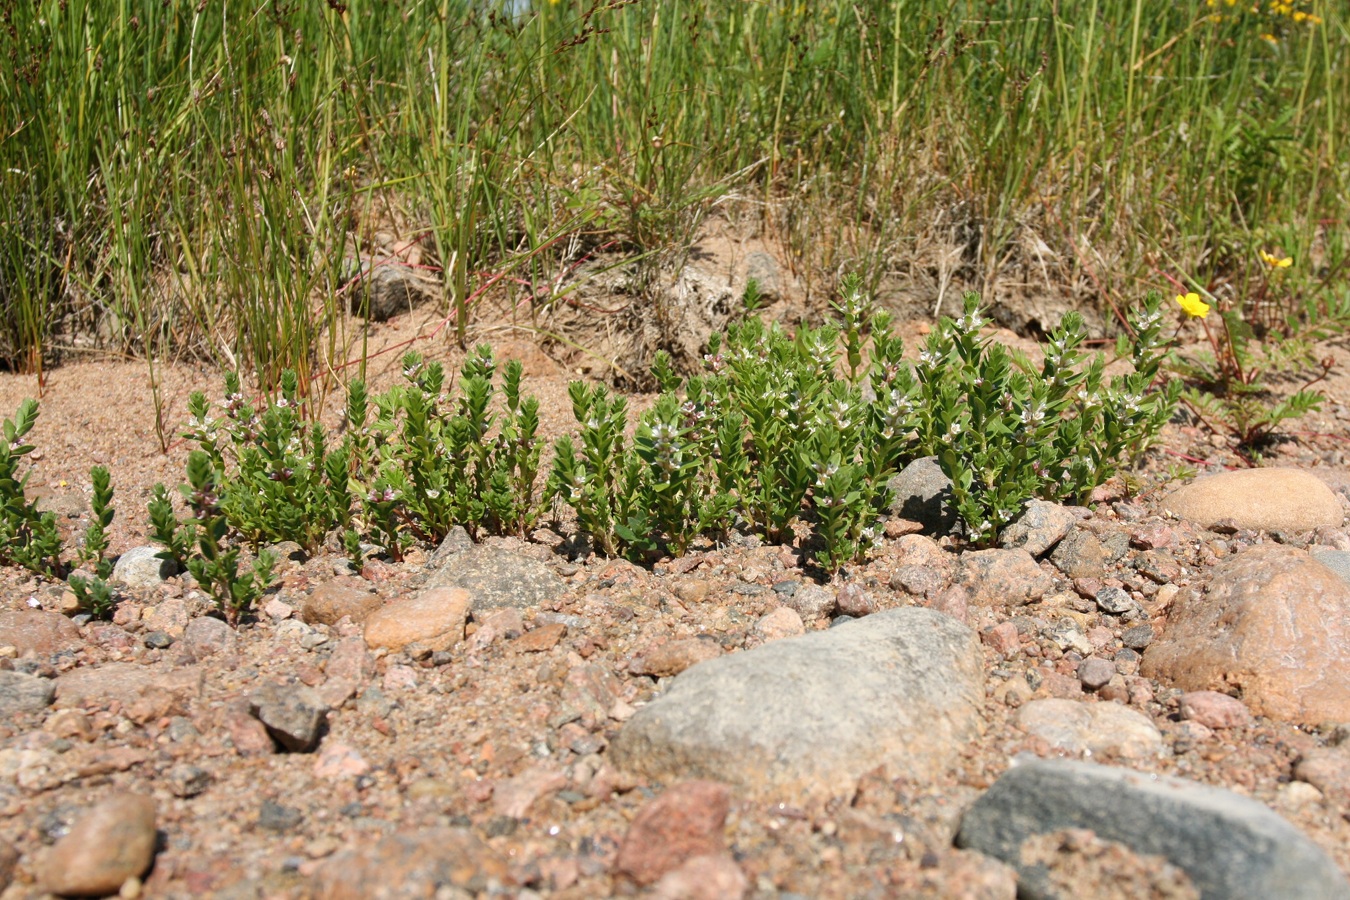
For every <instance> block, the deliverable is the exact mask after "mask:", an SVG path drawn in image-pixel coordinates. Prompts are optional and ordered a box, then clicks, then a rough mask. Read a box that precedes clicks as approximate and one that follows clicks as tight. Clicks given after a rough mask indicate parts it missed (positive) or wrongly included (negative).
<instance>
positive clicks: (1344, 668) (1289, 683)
mask: <svg viewBox="0 0 1350 900" xmlns="http://www.w3.org/2000/svg"><path fill="white" fill-rule="evenodd" d="M1141 671H1142V673H1143V674H1144V675H1145V676H1146V677H1149V678H1158V679H1162V680H1165V681H1169V682H1171V683H1172V684H1174V685H1175V686H1177V687H1179V688H1181V689H1182V690H1186V691H1218V692H1220V693H1224V694H1235V695H1237V696H1239V697H1240V698H1241V699H1242V701H1243V703H1244V704H1245V705H1246V707H1247V708H1248V709H1249V710H1250V711H1251V712H1253V713H1255V714H1256V715H1263V716H1270V717H1271V718H1276V719H1284V720H1286V721H1291V722H1299V723H1304V724H1317V723H1321V722H1335V721H1346V720H1347V719H1350V585H1347V584H1346V583H1345V582H1344V581H1342V580H1341V579H1340V578H1339V577H1338V576H1337V575H1336V573H1334V572H1332V571H1331V570H1330V569H1328V568H1326V567H1325V566H1323V565H1322V564H1321V563H1319V562H1317V561H1316V560H1315V559H1314V558H1313V557H1312V556H1310V555H1309V554H1307V553H1306V552H1304V551H1302V550H1295V549H1292V548H1288V547H1281V546H1260V547H1254V548H1252V549H1251V550H1248V551H1246V552H1245V553H1242V554H1240V555H1239V556H1236V557H1234V558H1232V559H1230V560H1225V561H1224V562H1223V563H1221V564H1220V565H1219V566H1217V567H1216V568H1215V569H1214V573H1213V576H1212V578H1211V581H1210V584H1209V586H1208V588H1207V589H1204V590H1194V589H1192V590H1187V591H1183V592H1182V593H1181V594H1179V595H1178V596H1177V599H1176V600H1175V601H1173V604H1172V610H1171V614H1170V620H1169V622H1168V625H1167V627H1166V629H1165V630H1164V632H1163V636H1162V638H1161V639H1159V640H1156V641H1154V642H1153V643H1152V644H1151V645H1150V646H1149V648H1148V650H1147V652H1146V653H1145V654H1144V661H1143V667H1142V670H1141Z"/></svg>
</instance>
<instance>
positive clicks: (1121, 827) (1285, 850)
mask: <svg viewBox="0 0 1350 900" xmlns="http://www.w3.org/2000/svg"><path fill="white" fill-rule="evenodd" d="M1065 828H1086V829H1091V830H1092V831H1094V832H1095V833H1096V834H1097V836H1098V837H1099V838H1101V839H1103V840H1108V841H1116V842H1118V843H1121V844H1124V845H1125V846H1127V847H1129V848H1130V849H1131V850H1133V851H1134V852H1135V853H1139V854H1149V855H1156V856H1162V857H1165V858H1166V859H1167V860H1168V861H1169V862H1171V863H1172V864H1173V865H1175V866H1177V867H1179V868H1180V869H1182V870H1183V871H1185V872H1186V874H1187V875H1188V876H1189V877H1190V879H1191V881H1192V882H1193V883H1194V884H1195V886H1196V887H1197V888H1198V889H1199V890H1200V892H1201V896H1202V897H1203V898H1205V900H1220V898H1223V900H1247V898H1250V900H1268V898H1272V897H1280V898H1282V900H1333V898H1334V900H1344V898H1346V897H1350V884H1348V883H1347V882H1346V880H1345V877H1344V876H1343V875H1342V874H1341V873H1340V870H1339V869H1337V867H1336V864H1335V863H1334V862H1332V861H1331V859H1330V858H1329V857H1328V856H1327V855H1326V854H1325V853H1323V852H1322V850H1321V849H1319V848H1318V847H1317V846H1316V845H1315V844H1313V843H1312V842H1311V841H1309V840H1308V839H1307V837H1305V836H1304V835H1303V834H1302V833H1301V832H1300V831H1299V830H1298V829H1297V828H1295V827H1294V826H1293V825H1290V824H1289V823H1288V822H1286V821H1285V820H1284V819H1282V818H1280V817H1279V816H1278V815H1276V814H1275V813H1273V812H1271V811H1270V809H1268V808H1267V807H1266V806H1264V805H1263V804H1261V803H1258V802H1256V801H1255V800H1251V799H1249V798H1247V797H1242V796H1239V795H1238V794H1234V793H1232V792H1231V791H1225V790H1222V789H1220V788H1214V787H1209V786H1207V785H1202V784H1199V783H1197V782H1194V781H1187V780H1186V779H1183V778H1175V777H1171V776H1166V775H1154V774H1149V773H1146V772H1137V771H1134V770H1132V769H1123V768H1113V767H1109V766H1100V765H1096V764H1094V763H1084V762H1077V761H1071V760H1037V759H1032V760H1027V761H1022V762H1020V763H1019V764H1018V765H1016V766H1014V767H1013V768H1012V769H1010V770H1009V771H1008V772H1007V773H1006V774H1005V775H1004V776H1003V777H1002V778H1000V779H999V780H998V781H997V782H995V784H994V786H993V787H992V788H990V789H989V790H988V791H987V792H986V793H985V794H984V796H982V797H980V799H979V800H977V801H976V802H975V804H974V805H973V806H972V807H971V808H970V809H969V810H968V811H967V812H966V814H965V816H964V817H963V819H962V822H961V830H960V832H959V834H958V835H957V843H958V845H959V846H962V847H966V848H969V849H973V850H978V851H980V852H981V853H985V854H987V855H989V856H993V857H995V858H996V859H1001V860H1003V861H1004V862H1006V863H1008V864H1009V865H1011V866H1012V867H1014V868H1015V869H1017V871H1018V896H1019V897H1025V898H1029V900H1042V898H1044V900H1050V898H1058V897H1060V896H1061V895H1059V894H1057V893H1055V892H1054V890H1053V888H1052V887H1051V884H1050V881H1049V878H1048V873H1047V871H1046V870H1045V869H1044V867H1042V866H1039V865H1027V864H1025V863H1023V861H1022V847H1023V845H1024V844H1025V843H1026V841H1027V840H1028V839H1030V838H1033V837H1035V836H1038V835H1043V834H1047V833H1050V832H1054V831H1059V830H1061V829H1065Z"/></svg>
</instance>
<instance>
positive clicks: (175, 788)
mask: <svg viewBox="0 0 1350 900" xmlns="http://www.w3.org/2000/svg"><path fill="white" fill-rule="evenodd" d="M211 780H212V779H211V773H210V772H208V771H206V770H205V769H203V768H201V767H200V766H194V765H190V764H188V763H180V764H179V765H176V766H174V767H173V768H171V769H169V771H168V772H167V773H166V774H165V781H166V782H167V783H168V785H169V793H171V794H173V795H174V796H175V797H183V798H187V797H196V796H197V795H198V794H200V793H202V792H203V791H205V790H206V789H207V788H208V787H210V786H211Z"/></svg>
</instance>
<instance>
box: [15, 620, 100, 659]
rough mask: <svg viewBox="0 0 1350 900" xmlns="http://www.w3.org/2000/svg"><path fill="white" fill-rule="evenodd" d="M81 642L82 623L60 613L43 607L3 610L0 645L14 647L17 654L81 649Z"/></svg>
mask: <svg viewBox="0 0 1350 900" xmlns="http://www.w3.org/2000/svg"><path fill="white" fill-rule="evenodd" d="M82 644H83V641H81V639H80V629H79V626H77V625H76V624H75V623H74V622H72V621H70V619H67V618H66V617H65V616H63V615H61V614H60V613H57V612H50V611H48V610H43V609H17V610H3V611H0V647H13V648H14V654H15V656H27V655H28V654H34V655H37V656H51V655H52V654H53V653H60V652H61V651H62V650H76V649H79V648H80V646H81V645H82Z"/></svg>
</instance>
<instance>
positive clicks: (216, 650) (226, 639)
mask: <svg viewBox="0 0 1350 900" xmlns="http://www.w3.org/2000/svg"><path fill="white" fill-rule="evenodd" d="M237 645H238V636H237V635H236V634H235V632H234V629H233V628H231V627H230V626H229V625H227V624H225V622H223V621H222V620H220V619H217V618H215V617H213V616H198V617H197V618H195V619H193V620H192V621H191V622H188V626H187V630H186V631H184V632H183V649H184V650H185V651H186V653H187V655H188V656H190V657H192V658H193V659H198V660H201V659H207V658H208V657H211V656H217V655H219V654H222V653H233V652H234V651H235V649H236V647H237Z"/></svg>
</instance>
